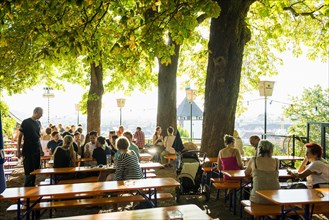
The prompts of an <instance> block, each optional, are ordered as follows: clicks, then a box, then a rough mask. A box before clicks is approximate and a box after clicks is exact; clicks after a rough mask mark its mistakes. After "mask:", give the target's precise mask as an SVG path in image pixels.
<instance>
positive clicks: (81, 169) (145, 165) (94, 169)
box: [31, 162, 163, 175]
mask: <svg viewBox="0 0 329 220" xmlns="http://www.w3.org/2000/svg"><path fill="white" fill-rule="evenodd" d="M140 166H141V168H142V169H143V170H146V169H154V168H160V167H163V165H162V164H160V163H154V162H147V163H140ZM104 170H115V168H114V166H113V165H112V166H110V167H108V166H103V167H98V166H95V167H90V166H83V167H65V168H43V169H37V170H34V171H33V172H31V175H40V174H63V173H79V172H99V171H104Z"/></svg>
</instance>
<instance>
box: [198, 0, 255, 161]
mask: <svg viewBox="0 0 329 220" xmlns="http://www.w3.org/2000/svg"><path fill="white" fill-rule="evenodd" d="M217 2H218V4H219V6H220V7H221V14H220V16H219V17H218V18H212V19H211V26H210V39H209V44H208V49H209V55H208V67H207V78H206V89H205V106H204V117H203V132H202V145H201V146H202V147H201V150H202V151H205V152H206V153H207V155H208V156H211V157H213V156H217V155H218V151H219V150H220V149H221V148H223V147H224V142H223V137H224V134H231V135H232V134H233V130H234V122H235V112H236V106H237V99H238V94H239V86H240V78H241V67H242V58H243V50H244V46H245V44H246V43H247V42H248V41H249V40H250V31H249V29H248V28H247V26H246V23H245V19H246V16H247V12H248V10H249V7H250V5H251V4H252V3H253V2H254V0H234V1H232V0H218V1H217Z"/></svg>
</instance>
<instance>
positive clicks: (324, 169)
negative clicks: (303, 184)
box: [305, 160, 329, 185]
mask: <svg viewBox="0 0 329 220" xmlns="http://www.w3.org/2000/svg"><path fill="white" fill-rule="evenodd" d="M305 170H310V171H311V172H312V174H311V175H309V176H308V177H306V180H307V183H308V184H312V185H315V184H318V183H329V164H328V163H326V162H323V161H320V160H316V161H313V162H311V163H310V164H309V165H307V166H306V169H305Z"/></svg>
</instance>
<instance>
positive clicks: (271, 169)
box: [245, 140, 280, 204]
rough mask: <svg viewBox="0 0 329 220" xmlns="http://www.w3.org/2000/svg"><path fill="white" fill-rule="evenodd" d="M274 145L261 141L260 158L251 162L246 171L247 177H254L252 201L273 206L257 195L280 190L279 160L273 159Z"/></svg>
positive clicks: (259, 145)
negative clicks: (261, 192) (261, 191)
mask: <svg viewBox="0 0 329 220" xmlns="http://www.w3.org/2000/svg"><path fill="white" fill-rule="evenodd" d="M273 147H274V146H273V144H272V143H271V142H269V141H268V140H260V142H259V144H258V156H257V157H253V158H251V160H249V162H248V165H247V168H246V170H245V174H246V176H250V175H251V176H252V180H253V188H252V190H251V193H250V201H251V202H254V203H261V204H269V203H270V204H271V202H269V201H268V200H267V199H264V198H262V197H260V196H259V195H257V194H256V191H257V190H273V189H280V184H279V160H278V159H276V158H272V154H273Z"/></svg>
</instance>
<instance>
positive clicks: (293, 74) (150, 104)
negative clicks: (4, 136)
mask: <svg viewBox="0 0 329 220" xmlns="http://www.w3.org/2000/svg"><path fill="white" fill-rule="evenodd" d="M281 57H282V58H283V60H284V65H283V66H278V70H279V75H277V76H275V77H272V78H270V80H273V81H275V84H274V90H273V95H272V97H269V99H273V100H276V101H279V102H284V103H290V97H291V96H298V95H301V94H302V92H303V89H304V88H309V87H312V86H314V85H316V84H320V85H321V86H322V87H323V88H329V63H328V62H326V63H322V62H320V61H318V60H317V61H310V60H308V59H307V58H306V57H305V56H301V57H299V58H296V57H294V56H293V55H291V54H290V53H289V52H286V53H283V54H281ZM179 81H180V80H178V82H179ZM65 86H66V91H52V92H53V93H54V95H55V97H54V98H51V99H50V105H49V107H50V117H51V118H52V117H55V119H58V120H59V121H61V120H65V118H66V117H68V116H70V115H71V116H72V115H73V116H74V115H76V116H77V111H76V110H75V104H76V103H78V102H79V100H80V99H81V94H83V90H82V89H81V88H80V87H79V86H77V85H71V84H66V85H65ZM43 87H44V86H38V87H34V88H32V89H29V90H27V91H26V92H24V93H22V94H17V95H13V96H6V95H5V97H4V101H5V102H6V103H7V104H8V105H9V107H10V109H12V110H13V111H14V112H19V113H20V114H19V116H20V117H23V118H22V119H24V118H27V117H30V116H31V115H32V112H33V109H34V108H35V107H36V106H40V107H42V108H43V109H44V115H43V117H42V118H41V122H42V123H45V124H46V123H47V118H48V100H47V98H44V97H43V93H44V90H43ZM183 87H184V86H179V85H178V86H177V88H178V89H179V88H183ZM122 97H123V95H122V94H105V95H104V96H103V110H102V115H107V116H109V117H111V118H112V117H113V118H115V119H117V120H118V118H119V115H120V112H119V108H118V107H117V104H116V99H117V98H122ZM124 98H126V105H125V107H124V108H123V110H122V114H123V117H126V118H127V119H128V118H129V119H133V118H139V119H140V118H143V117H145V118H146V119H148V120H156V106H157V88H153V89H152V90H151V91H148V92H146V93H145V94H143V93H140V92H136V93H133V94H132V95H131V96H130V97H124ZM184 98H185V91H184V90H179V91H177V102H178V103H177V106H178V105H179V103H180V102H181V101H182V100H183V99H184ZM259 98H261V97H260V96H259V92H258V90H255V91H252V92H250V93H247V94H245V95H244V100H245V101H247V100H254V99H259ZM196 102H197V104H198V105H199V107H200V108H201V109H202V108H203V103H202V99H201V97H197V99H196ZM282 106H284V105H283V104H280V103H278V102H273V103H272V104H271V105H268V115H270V114H277V115H280V114H281V112H282ZM246 107H247V108H248V111H247V112H245V113H244V114H243V115H242V116H243V117H249V116H255V115H259V114H263V112H264V101H263V100H258V101H250V102H249V105H246ZM80 120H85V118H83V117H82V119H81V116H80Z"/></svg>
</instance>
